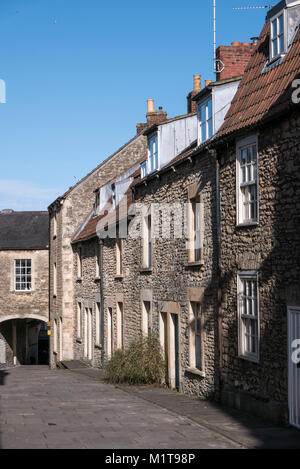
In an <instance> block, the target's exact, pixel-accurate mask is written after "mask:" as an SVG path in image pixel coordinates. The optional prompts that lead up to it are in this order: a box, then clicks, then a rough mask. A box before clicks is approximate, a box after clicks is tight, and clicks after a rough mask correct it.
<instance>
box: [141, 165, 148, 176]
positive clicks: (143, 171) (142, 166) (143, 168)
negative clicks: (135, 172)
mask: <svg viewBox="0 0 300 469" xmlns="http://www.w3.org/2000/svg"><path fill="white" fill-rule="evenodd" d="M147 175H148V171H147V161H143V163H142V164H141V178H142V179H144V178H145V177H147Z"/></svg>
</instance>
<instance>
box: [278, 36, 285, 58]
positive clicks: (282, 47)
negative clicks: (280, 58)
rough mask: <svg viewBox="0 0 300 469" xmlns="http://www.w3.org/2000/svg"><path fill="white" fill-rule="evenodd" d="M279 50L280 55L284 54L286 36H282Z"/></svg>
mask: <svg viewBox="0 0 300 469" xmlns="http://www.w3.org/2000/svg"><path fill="white" fill-rule="evenodd" d="M279 49H280V50H279V53H280V54H281V53H282V52H284V35H282V36H280V38H279Z"/></svg>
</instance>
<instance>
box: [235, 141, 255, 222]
mask: <svg viewBox="0 0 300 469" xmlns="http://www.w3.org/2000/svg"><path fill="white" fill-rule="evenodd" d="M257 160H258V153H257V139H256V138H255V139H254V140H252V141H251V140H249V143H245V144H243V143H242V142H241V144H238V146H237V163H238V164H237V185H238V188H237V193H238V201H237V207H238V213H237V219H238V220H237V221H238V225H241V224H251V223H257V222H258V164H257Z"/></svg>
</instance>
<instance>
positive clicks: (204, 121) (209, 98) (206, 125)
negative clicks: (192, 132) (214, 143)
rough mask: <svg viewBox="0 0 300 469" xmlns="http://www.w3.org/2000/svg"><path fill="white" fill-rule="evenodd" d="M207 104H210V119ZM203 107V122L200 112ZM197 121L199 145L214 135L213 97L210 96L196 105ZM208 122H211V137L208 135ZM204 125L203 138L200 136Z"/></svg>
mask: <svg viewBox="0 0 300 469" xmlns="http://www.w3.org/2000/svg"><path fill="white" fill-rule="evenodd" d="M209 102H211V117H209V114H208V110H209V105H208V104H209ZM203 106H205V120H202V112H201V108H202V107H203ZM198 119H199V143H204V142H206V141H207V140H209V139H210V138H212V137H213V135H214V111H213V97H212V95H210V96H209V97H208V98H206V99H204V100H203V101H201V102H199V104H198ZM209 121H211V135H209ZM203 124H205V133H206V138H205V139H204V138H203V135H202V126H203Z"/></svg>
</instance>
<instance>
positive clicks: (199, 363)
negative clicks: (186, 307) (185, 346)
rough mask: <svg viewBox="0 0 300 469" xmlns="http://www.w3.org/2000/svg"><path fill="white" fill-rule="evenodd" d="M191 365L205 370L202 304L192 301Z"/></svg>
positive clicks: (199, 369) (190, 324)
mask: <svg viewBox="0 0 300 469" xmlns="http://www.w3.org/2000/svg"><path fill="white" fill-rule="evenodd" d="M189 326H190V367H191V368H194V369H196V370H198V371H202V372H204V371H205V370H204V368H205V365H204V324H203V315H202V309H201V304H200V303H196V302H191V303H190V323H189Z"/></svg>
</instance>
